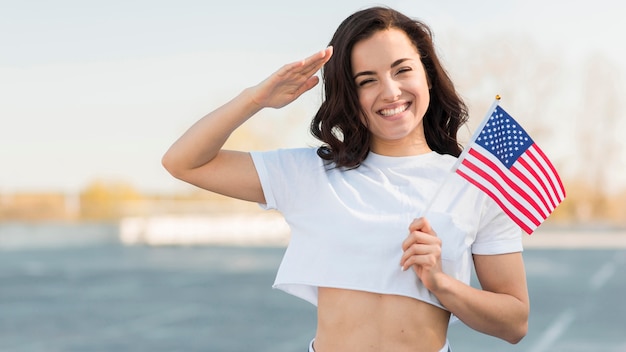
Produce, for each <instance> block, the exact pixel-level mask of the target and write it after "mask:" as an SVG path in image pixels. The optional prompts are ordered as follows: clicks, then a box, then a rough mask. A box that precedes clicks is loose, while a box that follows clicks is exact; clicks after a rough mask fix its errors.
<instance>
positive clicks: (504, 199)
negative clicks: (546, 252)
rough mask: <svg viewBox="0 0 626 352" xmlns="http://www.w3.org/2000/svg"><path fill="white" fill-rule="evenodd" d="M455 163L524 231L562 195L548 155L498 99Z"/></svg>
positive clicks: (537, 222)
mask: <svg viewBox="0 0 626 352" xmlns="http://www.w3.org/2000/svg"><path fill="white" fill-rule="evenodd" d="M490 112H491V113H489V112H488V114H487V116H486V117H485V120H484V121H483V123H482V124H481V126H482V127H479V130H477V132H476V133H475V134H474V137H473V138H472V141H471V142H470V144H469V145H468V146H467V147H466V148H465V150H464V151H463V153H462V154H461V156H459V160H458V161H457V163H456V164H455V170H453V171H455V172H456V173H457V174H459V175H461V176H462V177H463V178H465V179H467V180H468V181H469V182H470V183H472V184H474V185H475V186H477V187H478V188H480V189H481V190H482V191H484V192H485V193H487V194H488V195H489V196H490V197H491V198H492V199H493V200H494V201H495V202H496V203H498V205H499V206H500V207H501V208H502V210H503V211H504V212H505V213H506V214H507V215H508V216H509V217H510V218H511V219H512V220H513V221H514V222H515V223H516V224H518V225H519V226H520V227H521V228H522V230H524V232H526V233H528V234H532V233H533V231H534V230H535V229H536V228H537V227H538V226H539V225H541V223H542V222H543V221H544V220H545V219H546V218H547V217H548V216H549V215H550V214H551V213H552V211H554V209H555V208H556V207H557V205H559V203H561V202H562V201H563V199H564V198H565V188H564V187H563V184H562V183H561V179H560V177H559V175H558V173H557V171H556V169H555V168H554V166H553V165H552V163H551V162H550V160H548V158H547V157H546V155H545V154H544V153H543V152H542V151H541V149H539V147H538V146H537V144H536V143H535V142H534V141H533V140H532V138H530V136H529V135H528V133H526V131H525V130H524V129H523V128H522V126H520V124H519V123H517V121H515V119H513V118H512V117H511V116H510V115H509V114H508V113H507V112H506V111H504V109H502V108H501V107H500V106H499V105H498V102H496V103H494V105H493V106H492V108H491V109H490Z"/></svg>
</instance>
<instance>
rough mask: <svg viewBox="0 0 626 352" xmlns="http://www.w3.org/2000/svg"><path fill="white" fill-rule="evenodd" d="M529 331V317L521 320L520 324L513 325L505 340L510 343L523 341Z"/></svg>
mask: <svg viewBox="0 0 626 352" xmlns="http://www.w3.org/2000/svg"><path fill="white" fill-rule="evenodd" d="M527 333H528V319H524V320H523V321H521V322H519V323H518V324H516V326H513V327H512V328H511V329H510V330H509V333H508V334H507V336H506V337H505V340H506V341H507V342H508V343H510V344H512V345H515V344H517V343H519V342H520V341H522V339H523V338H524V337H525V336H526V334H527Z"/></svg>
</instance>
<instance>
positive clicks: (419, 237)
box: [402, 230, 432, 251]
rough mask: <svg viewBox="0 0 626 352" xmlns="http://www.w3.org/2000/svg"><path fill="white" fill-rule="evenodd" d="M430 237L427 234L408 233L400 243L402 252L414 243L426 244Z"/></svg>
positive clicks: (419, 232)
mask: <svg viewBox="0 0 626 352" xmlns="http://www.w3.org/2000/svg"><path fill="white" fill-rule="evenodd" d="M430 237H432V236H431V235H430V234H427V233H425V232H422V231H417V230H416V231H412V232H411V233H409V235H408V236H407V238H406V239H405V240H404V241H403V242H402V250H403V251H406V250H407V249H408V248H409V247H410V246H411V245H413V244H415V243H428V242H429V240H431V238H430Z"/></svg>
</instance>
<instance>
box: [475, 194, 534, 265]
mask: <svg viewBox="0 0 626 352" xmlns="http://www.w3.org/2000/svg"><path fill="white" fill-rule="evenodd" d="M522 234H523V232H522V230H521V228H520V227H519V226H518V225H517V224H515V222H513V220H511V219H510V218H509V216H508V215H506V213H504V211H502V209H500V207H499V206H498V204H497V203H495V202H494V201H493V200H492V199H491V198H489V197H486V200H485V202H484V206H483V211H482V213H481V217H480V222H479V224H478V231H477V233H476V240H475V241H474V244H473V245H472V253H473V254H479V255H481V254H482V255H494V254H505V253H515V252H521V251H523V246H522Z"/></svg>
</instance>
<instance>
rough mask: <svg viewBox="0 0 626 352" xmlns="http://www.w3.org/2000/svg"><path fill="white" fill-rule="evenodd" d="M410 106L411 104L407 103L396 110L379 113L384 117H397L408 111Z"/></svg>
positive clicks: (385, 110)
mask: <svg viewBox="0 0 626 352" xmlns="http://www.w3.org/2000/svg"><path fill="white" fill-rule="evenodd" d="M410 105H411V103H406V104H404V105H400V106H398V107H397V108H394V109H382V110H379V111H378V113H379V114H381V115H383V116H384V117H389V116H393V115H397V114H399V113H402V112H404V111H406V109H408V108H409V106H410Z"/></svg>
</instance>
